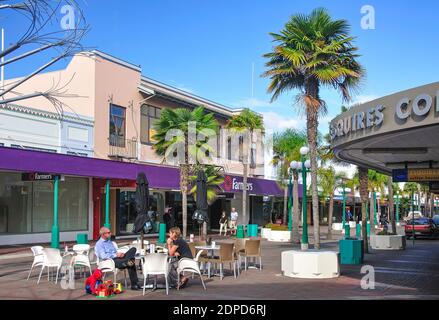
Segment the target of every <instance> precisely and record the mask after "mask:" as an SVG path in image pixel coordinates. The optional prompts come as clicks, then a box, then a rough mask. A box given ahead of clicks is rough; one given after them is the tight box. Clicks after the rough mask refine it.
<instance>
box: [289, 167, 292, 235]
mask: <svg viewBox="0 0 439 320" xmlns="http://www.w3.org/2000/svg"><path fill="white" fill-rule="evenodd" d="M291 165H292V162H291V164H290V168H289V169H288V173H289V175H290V181H289V183H288V231H290V232H291V231H292V230H293V185H292V180H293V171H292V170H293V168H292V167H291Z"/></svg>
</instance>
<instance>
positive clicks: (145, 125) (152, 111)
mask: <svg viewBox="0 0 439 320" xmlns="http://www.w3.org/2000/svg"><path fill="white" fill-rule="evenodd" d="M160 112H161V109H160V108H157V107H153V106H148V105H143V106H142V108H141V110H140V136H141V138H140V141H141V142H142V143H147V144H150V143H155V142H156V141H155V140H154V139H153V138H152V137H153V136H154V135H155V133H156V131H155V130H154V128H153V124H154V121H155V120H156V119H158V118H160Z"/></svg>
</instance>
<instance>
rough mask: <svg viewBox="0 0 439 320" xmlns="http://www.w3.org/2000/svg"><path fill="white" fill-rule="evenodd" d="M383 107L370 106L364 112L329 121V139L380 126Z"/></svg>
mask: <svg viewBox="0 0 439 320" xmlns="http://www.w3.org/2000/svg"><path fill="white" fill-rule="evenodd" d="M384 109H385V107H384V106H382V105H379V106H376V107H375V108H370V109H368V110H367V111H366V112H357V113H355V114H354V115H352V116H350V117H345V118H342V119H340V120H338V121H337V122H335V123H331V125H330V127H329V133H330V134H331V139H332V140H334V139H335V138H337V137H343V136H347V135H349V134H350V133H354V132H357V131H360V130H365V129H370V128H373V127H378V126H380V125H381V124H382V123H383V121H384V113H383V111H384Z"/></svg>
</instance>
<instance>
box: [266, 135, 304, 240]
mask: <svg viewBox="0 0 439 320" xmlns="http://www.w3.org/2000/svg"><path fill="white" fill-rule="evenodd" d="M306 142H307V138H306V133H305V132H302V131H297V130H294V129H287V130H285V131H284V132H282V133H276V134H275V135H274V136H273V161H272V163H273V164H274V165H277V166H279V172H278V180H279V181H282V182H283V181H285V180H286V179H288V178H289V170H290V163H291V161H300V148H301V147H303V146H304V145H305V144H306ZM293 181H294V184H293V230H292V237H291V239H292V241H293V243H299V242H300V240H299V239H300V237H299V223H300V222H299V220H300V211H299V175H298V173H297V172H296V171H295V172H293ZM281 184H282V183H281ZM283 186H284V188H285V191H286V192H285V198H284V221H286V219H285V218H286V212H287V205H286V202H287V197H288V196H287V190H288V185H285V184H283Z"/></svg>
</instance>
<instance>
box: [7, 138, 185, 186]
mask: <svg viewBox="0 0 439 320" xmlns="http://www.w3.org/2000/svg"><path fill="white" fill-rule="evenodd" d="M0 170H13V171H22V172H45V173H53V174H61V175H72V176H83V177H93V178H103V179H129V180H136V177H137V174H138V173H139V172H142V171H143V172H145V174H146V176H147V177H148V180H149V183H150V186H151V187H152V188H159V189H179V185H180V175H179V171H178V169H177V168H169V167H160V166H153V165H144V164H137V163H128V162H119V161H111V160H103V159H96V158H86V157H79V156H71V155H65V154H59V153H48V152H40V151H31V150H21V149H14V148H5V147H0Z"/></svg>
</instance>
